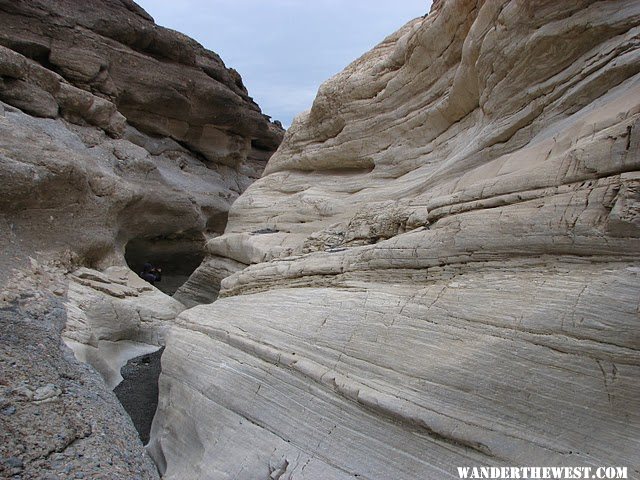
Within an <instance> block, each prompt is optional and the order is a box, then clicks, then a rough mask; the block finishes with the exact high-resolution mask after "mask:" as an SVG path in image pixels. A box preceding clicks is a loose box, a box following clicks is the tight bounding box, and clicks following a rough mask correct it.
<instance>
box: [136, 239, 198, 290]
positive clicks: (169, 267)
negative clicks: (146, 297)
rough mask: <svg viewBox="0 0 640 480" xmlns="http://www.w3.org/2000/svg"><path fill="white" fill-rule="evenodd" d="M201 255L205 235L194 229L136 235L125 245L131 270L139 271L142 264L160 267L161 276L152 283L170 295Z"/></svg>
mask: <svg viewBox="0 0 640 480" xmlns="http://www.w3.org/2000/svg"><path fill="white" fill-rule="evenodd" d="M204 256H205V237H204V235H203V234H202V233H200V232H196V231H191V232H182V233H175V234H171V235H165V236H160V237H153V238H144V237H137V238H133V239H131V240H130V241H129V242H128V243H127V245H126V248H125V259H126V261H127V264H128V265H129V267H130V268H131V270H133V271H134V272H136V273H138V274H140V272H142V270H143V267H144V264H145V263H151V264H152V265H153V266H154V267H159V268H161V269H162V279H161V280H160V281H159V282H156V283H155V286H156V287H157V288H158V289H159V290H161V291H162V292H164V293H166V294H167V295H173V294H174V293H175V291H176V290H177V289H178V288H179V287H180V286H181V285H182V284H183V283H184V282H186V281H187V279H188V278H189V276H190V275H191V274H192V273H193V271H194V270H195V269H196V268H198V266H199V265H200V264H201V263H202V260H203V259H204Z"/></svg>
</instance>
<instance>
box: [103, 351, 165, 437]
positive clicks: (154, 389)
mask: <svg viewBox="0 0 640 480" xmlns="http://www.w3.org/2000/svg"><path fill="white" fill-rule="evenodd" d="M163 351H164V347H162V348H160V350H158V351H156V352H154V353H151V354H147V355H141V356H139V357H135V358H132V359H131V360H129V361H128V362H127V364H126V365H125V366H124V367H122V369H121V371H120V373H121V375H122V378H123V380H122V382H120V384H119V385H118V386H117V387H116V388H114V389H113V391H114V393H115V394H116V396H117V397H118V400H120V403H122V406H123V407H124V409H125V410H126V412H127V413H128V414H129V416H130V417H131V420H132V421H133V425H134V426H135V427H136V430H137V431H138V434H139V435H140V440H142V443H144V444H147V443H148V442H149V432H150V431H151V422H152V421H153V416H154V415H155V413H156V408H157V407H158V378H159V377H160V359H161V357H162V352H163Z"/></svg>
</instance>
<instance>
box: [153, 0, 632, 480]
mask: <svg viewBox="0 0 640 480" xmlns="http://www.w3.org/2000/svg"><path fill="white" fill-rule="evenodd" d="M639 33H640V4H638V2H633V1H626V0H620V1H612V2H592V1H584V2H552V1H544V2H537V3H536V4H535V5H533V4H530V3H527V2H518V1H515V0H500V1H496V2H482V1H473V0H449V1H441V2H436V5H435V6H434V7H433V11H432V12H431V13H430V14H429V15H428V16H426V17H425V18H418V19H416V20H413V21H411V22H409V23H408V24H407V25H405V26H404V27H403V28H401V29H400V30H399V31H398V32H396V33H394V34H392V35H390V36H389V37H387V38H386V39H385V40H384V41H383V42H382V43H381V44H380V45H378V46H377V47H376V48H374V49H373V50H372V51H370V52H368V53H366V54H365V55H363V56H362V57H361V58H359V59H358V60H356V61H355V62H353V63H352V64H351V65H349V66H348V67H347V68H346V69H345V70H344V71H343V72H341V73H339V74H337V75H336V76H334V77H333V78H332V79H330V80H328V81H326V82H325V83H324V84H323V85H322V87H321V88H320V91H319V92H318V96H317V97H316V99H315V101H314V104H313V108H312V109H311V111H310V112H307V113H304V114H302V115H300V116H299V117H298V118H297V119H296V120H295V121H294V122H293V125H292V126H291V128H290V129H289V130H288V132H287V133H286V136H285V140H284V142H283V144H282V145H281V147H280V148H279V150H278V151H277V152H276V154H275V155H274V156H273V157H272V158H271V159H270V161H269V164H268V166H267V168H266V171H265V175H264V176H263V177H262V178H261V179H260V180H258V181H257V182H255V183H254V184H252V186H251V187H250V188H249V189H248V190H247V191H246V192H245V193H244V194H243V195H241V196H240V197H239V198H238V200H237V201H236V202H235V203H234V205H233V207H232V208H231V210H230V212H229V221H228V225H227V228H226V230H225V233H224V235H221V236H217V237H214V238H211V239H210V240H209V241H208V243H207V250H208V253H209V255H211V256H212V257H213V258H226V259H227V261H228V262H229V264H230V267H229V268H227V269H226V271H227V272H228V273H229V275H228V276H226V278H221V277H223V276H224V273H223V272H222V270H217V271H215V272H214V271H213V270H207V271H206V272H203V274H202V275H201V279H204V278H210V279H215V281H216V282H220V291H219V292H216V295H218V294H219V298H218V299H217V301H216V302H215V303H213V304H211V305H207V306H200V307H198V308H194V309H189V310H186V311H185V312H183V313H181V314H180V315H179V316H178V318H177V320H176V323H177V328H176V329H175V330H174V332H173V335H172V336H171V338H170V339H169V342H168V346H167V349H166V351H165V354H164V357H163V358H164V364H163V372H162V374H161V377H160V390H161V401H160V403H159V407H158V413H157V415H156V419H155V422H154V425H153V431H152V435H151V441H150V452H151V453H152V454H153V455H154V458H157V459H160V460H161V463H162V465H163V472H165V478H167V479H178V478H179V479H190V478H193V479H195V478H200V477H201V476H202V475H203V474H204V473H203V472H216V473H219V474H220V476H221V478H235V477H237V478H240V477H243V476H246V477H247V478H262V477H268V476H269V475H271V474H274V475H276V476H280V478H298V477H300V478H307V479H323V480H325V479H346V478H353V476H359V477H361V478H369V479H378V478H394V479H395V478H397V479H408V480H409V479H410V480H413V479H415V478H457V476H458V475H457V471H456V470H455V466H460V465H523V464H526V465H552V464H553V465H556V464H557V465H569V464H570V465H590V466H593V465H603V464H612V465H616V464H617V465H625V466H628V467H629V471H630V475H637V474H640V466H638V464H637V455H636V453H635V452H636V451H637V450H638V448H640V443H639V440H638V439H640V416H639V414H638V412H640V389H639V387H638V385H640V383H639V382H638V379H640V357H639V353H638V352H640V338H639V337H638V335H637V331H636V330H637V328H636V327H637V323H638V299H639V298H640V282H638V275H640V256H639V252H640V219H639V217H638V202H639V196H638V191H639V185H640V183H639V182H640V162H639V160H638V159H639V158H640V150H639V149H640V143H639V138H640V137H639V136H638V122H639V120H640V61H639V59H640V49H639V47H640V43H638V34H639ZM372 167H373V168H372ZM186 402H190V405H192V406H193V410H187V409H185V408H182V407H176V406H177V405H183V404H185V403H186ZM221 439H224V441H221ZM631 472H633V473H631Z"/></svg>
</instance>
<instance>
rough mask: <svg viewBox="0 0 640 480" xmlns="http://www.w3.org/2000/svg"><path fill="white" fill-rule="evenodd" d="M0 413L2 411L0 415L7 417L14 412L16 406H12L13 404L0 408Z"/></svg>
mask: <svg viewBox="0 0 640 480" xmlns="http://www.w3.org/2000/svg"><path fill="white" fill-rule="evenodd" d="M0 413H2V415H4V416H5V417H9V416H11V415H13V414H14V413H16V407H14V406H13V405H9V406H8V407H5V408H3V409H2V410H0Z"/></svg>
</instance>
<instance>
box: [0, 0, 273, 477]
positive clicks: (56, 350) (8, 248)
mask: <svg viewBox="0 0 640 480" xmlns="http://www.w3.org/2000/svg"><path fill="white" fill-rule="evenodd" d="M0 24H1V25H2V28H1V29H0V242H2V249H0V274H1V275H0V323H2V325H3V329H4V330H7V331H9V332H11V335H8V336H7V335H4V336H2V337H1V338H0V353H2V358H0V360H1V363H0V378H2V381H1V382H0V387H1V388H2V390H1V391H0V403H1V405H0V409H4V408H5V407H7V408H9V407H10V410H11V411H12V412H13V413H11V418H10V419H9V421H8V423H7V425H8V427H7V428H4V429H2V431H1V433H0V444H2V445H3V448H2V451H1V452H0V457H1V459H0V476H3V475H5V474H6V475H13V474H21V475H24V478H45V477H47V478H48V475H53V476H56V478H57V475H61V477H60V478H62V477H64V478H72V477H74V475H75V474H76V473H78V474H80V475H84V476H85V477H84V478H88V477H89V476H91V477H92V478H94V477H95V478H98V477H100V478H123V479H131V478H156V477H157V472H156V470H155V468H154V466H153V465H152V463H151V462H150V461H149V459H148V458H146V457H145V456H144V455H145V454H144V450H143V449H142V445H141V444H140V442H139V441H138V440H137V438H136V437H137V436H136V434H135V430H134V429H133V427H132V425H131V422H130V421H129V419H127V417H126V416H125V414H124V411H123V410H122V408H120V406H119V405H118V403H117V400H116V398H115V396H114V395H113V394H112V393H110V392H109V389H111V388H113V387H114V386H115V385H116V384H117V383H118V382H119V381H120V380H121V379H122V378H121V376H120V367H121V366H122V365H124V364H125V363H126V362H127V360H128V359H130V358H132V357H135V356H138V355H141V354H148V353H150V352H152V351H156V350H157V349H158V348H159V347H160V346H161V345H162V344H163V343H164V338H165V334H166V331H167V327H168V325H169V324H170V323H171V322H172V321H173V319H174V318H175V317H176V315H177V314H178V313H179V312H181V311H182V310H184V308H185V307H184V305H183V304H182V303H180V302H178V301H177V300H174V299H172V298H170V297H167V296H166V295H164V294H163V293H161V292H160V291H158V290H157V289H155V288H153V287H151V286H150V285H149V284H147V283H146V282H143V281H142V280H140V279H139V278H138V277H137V275H136V273H137V272H139V271H140V269H141V268H142V265H143V264H144V263H145V262H146V261H153V262H155V263H156V264H157V265H159V266H162V267H163V276H164V279H163V280H164V282H163V283H162V285H167V287H166V288H165V290H166V291H174V290H175V289H176V288H177V287H178V286H179V283H180V282H181V281H184V280H185V279H186V278H187V276H188V274H189V273H190V272H189V271H188V269H189V268H190V269H191V270H193V269H195V268H196V267H197V266H198V263H199V262H200V260H202V259H203V258H204V257H205V249H204V245H205V242H206V241H207V239H209V238H212V237H214V236H217V235H219V234H221V233H222V232H223V231H224V228H225V225H226V221H227V214H228V210H229V206H230V205H231V203H232V202H233V201H234V200H235V199H236V198H237V197H238V196H239V195H240V193H241V192H242V191H244V190H245V189H246V188H247V186H248V185H249V184H250V183H252V182H253V181H254V180H255V179H257V178H258V177H259V176H260V175H261V173H262V171H263V169H264V167H265V165H266V162H267V160H268V159H269V157H270V156H271V154H272V153H273V152H274V151H275V150H276V148H277V146H278V144H279V143H280V141H281V139H282V136H283V131H282V129H281V127H279V126H278V125H277V124H276V123H271V122H270V121H269V117H267V116H266V115H263V114H262V113H261V111H260V109H259V107H258V106H257V105H256V104H255V102H253V100H252V99H251V98H250V97H249V96H248V93H247V90H246V89H245V87H244V86H243V84H242V80H241V78H240V76H239V74H238V73H237V72H235V71H234V70H233V69H227V68H226V67H225V65H224V63H223V62H222V60H221V59H220V58H219V57H218V56H217V55H216V54H215V53H213V52H210V51H208V50H205V49H204V48H203V47H202V46H200V45H199V44H197V43H196V42H195V41H193V40H191V39H189V38H187V37H185V36H184V35H182V34H179V33H177V32H174V31H171V30H168V29H165V28H161V27H158V26H156V25H155V24H154V23H153V19H152V18H151V17H150V16H149V15H148V14H147V13H146V12H145V11H144V10H142V9H141V8H140V7H138V6H137V5H136V4H135V3H133V2H131V1H129V0H109V1H103V0H92V1H82V2H79V1H76V0H55V1H48V0H42V1H40V0H37V1H32V0H24V1H22V0H18V1H16V0H0ZM127 264H128V265H129V266H130V267H131V268H133V269H134V271H131V270H129V269H128V268H127V267H126V265H127ZM43 272H44V273H43ZM45 274H46V275H45ZM43 275H45V276H47V278H49V277H50V278H51V280H50V281H49V280H48V281H46V282H44V281H42V278H41V277H42V276H43ZM211 288H212V289H213V290H212V291H217V288H218V287H211ZM209 298H211V294H208V296H207V295H204V294H202V293H199V296H198V299H197V300H195V301H194V300H193V299H187V300H191V302H192V303H197V301H201V299H204V300H203V301H210V300H207V299H209ZM45 300H46V302H48V303H46V304H47V305H49V303H50V304H51V305H52V306H51V307H50V308H48V310H47V309H45V308H44V307H42V309H38V308H39V307H38V308H36V307H37V306H38V305H39V304H40V303H43V302H45ZM187 300H185V302H187ZM187 303H188V302H187ZM32 310H33V311H35V313H33V312H32ZM40 310H42V311H40ZM49 310H51V311H53V312H54V314H50V312H49ZM51 315H53V316H54V317H55V321H56V323H55V328H48V327H47V325H48V324H47V322H48V321H49V320H48V319H49V318H50V317H51ZM29 338H32V339H33V342H34V343H33V345H37V346H38V341H39V339H40V338H47V341H46V342H45V341H44V340H43V341H42V342H41V345H42V348H41V349H40V350H38V348H40V347H39V346H38V348H35V350H33V351H32V348H31V347H32V345H31V344H29V343H28V342H29V340H28V339H29ZM61 340H63V341H64V343H66V345H67V346H68V347H71V348H72V349H73V352H74V353H75V356H76V359H78V360H81V361H85V362H88V363H90V364H91V365H92V366H93V367H94V368H95V369H96V370H98V372H100V373H101V374H102V377H103V379H104V380H105V381H106V384H107V386H108V387H109V389H107V388H106V387H105V386H100V388H98V389H97V390H96V388H97V387H96V384H98V385H99V381H98V377H97V375H95V372H94V373H93V374H91V373H87V372H86V371H84V372H81V373H78V371H80V370H82V368H84V369H85V370H87V368H86V367H82V366H81V364H79V363H78V362H77V360H76V359H74V358H73V356H72V355H71V354H70V351H69V350H68V349H67V347H66V346H64V345H63V344H62V342H61ZM25 345H28V348H27V347H25ZM47 358H50V360H46V359H47ZM32 364H38V365H39V369H38V371H37V372H36V371H34V373H33V375H31V376H30V373H29V372H30V370H31V365H32ZM7 372H8V373H7ZM65 372H66V373H65ZM68 372H71V373H68ZM66 375H71V377H68V376H66ZM5 378H6V382H5ZM50 385H52V386H50ZM83 385H84V386H83ZM5 387H6V388H5ZM23 387H24V388H23ZM16 388H17V389H22V390H20V391H23V390H24V389H27V390H29V391H32V393H33V392H37V391H38V389H39V388H49V390H51V391H52V392H55V395H54V396H55V398H56V399H55V401H54V400H51V401H50V402H49V401H47V402H43V403H42V404H38V406H37V408H36V407H33V405H32V404H27V403H25V405H26V406H25V408H22V404H20V402H23V400H24V399H23V400H20V398H19V395H18V394H17V393H16V391H17V390H16ZM24 391H26V390H24ZM58 397H59V398H58ZM51 398H53V397H51ZM16 402H17V403H16ZM24 402H26V400H24ZM24 402H23V403H24ZM94 410H95V411H96V412H97V411H99V413H94ZM34 411H35V412H36V413H33V412H34ZM14 413H15V415H14ZM32 413H33V414H34V415H36V414H37V415H42V417H43V419H47V420H43V422H42V424H38V426H37V437H38V438H35V437H33V436H31V435H32V434H31V433H29V427H30V422H31V417H30V415H31V414H32ZM82 416H85V417H86V422H80V421H79V420H78V419H77V418H76V417H78V418H79V417H82ZM1 417H2V416H1V415H0V418H1ZM111 417H113V419H112V420H111ZM48 419H52V420H51V421H49V420H48ZM110 421H112V426H113V427H110V426H109V422H110ZM47 422H49V423H47ZM103 424H104V425H103ZM34 428H35V427H34ZM56 429H58V430H56ZM59 429H66V430H64V431H62V430H59ZM34 432H36V430H34ZM58 434H59V435H58ZM33 435H36V433H33ZM56 435H58V436H56ZM60 435H62V436H60ZM4 445H6V447H5V446H4ZM112 445H115V446H117V451H116V452H115V453H114V454H113V456H111V455H110V454H109V451H110V448H111V446H112ZM84 446H86V449H84V450H83V448H84ZM76 447H78V448H76ZM80 447H82V448H80ZM83 452H84V453H83ZM76 454H78V455H81V454H85V455H86V456H85V457H84V458H85V460H84V461H83V460H78V458H81V457H80V456H77V457H76ZM56 456H59V457H60V458H57V459H56ZM67 457H68V458H67ZM89 457H91V460H89ZM7 459H9V460H7ZM132 459H133V460H132ZM53 460H56V461H55V462H54V461H53ZM58 460H59V461H58ZM93 460H95V462H93ZM7 462H9V463H7ZM65 462H66V463H65ZM69 462H71V463H69ZM92 462H93V463H92ZM94 463H95V464H97V465H98V466H97V467H96V465H95V464H94ZM58 467H59V468H58ZM77 478H81V477H80V476H78V477H77Z"/></svg>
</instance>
